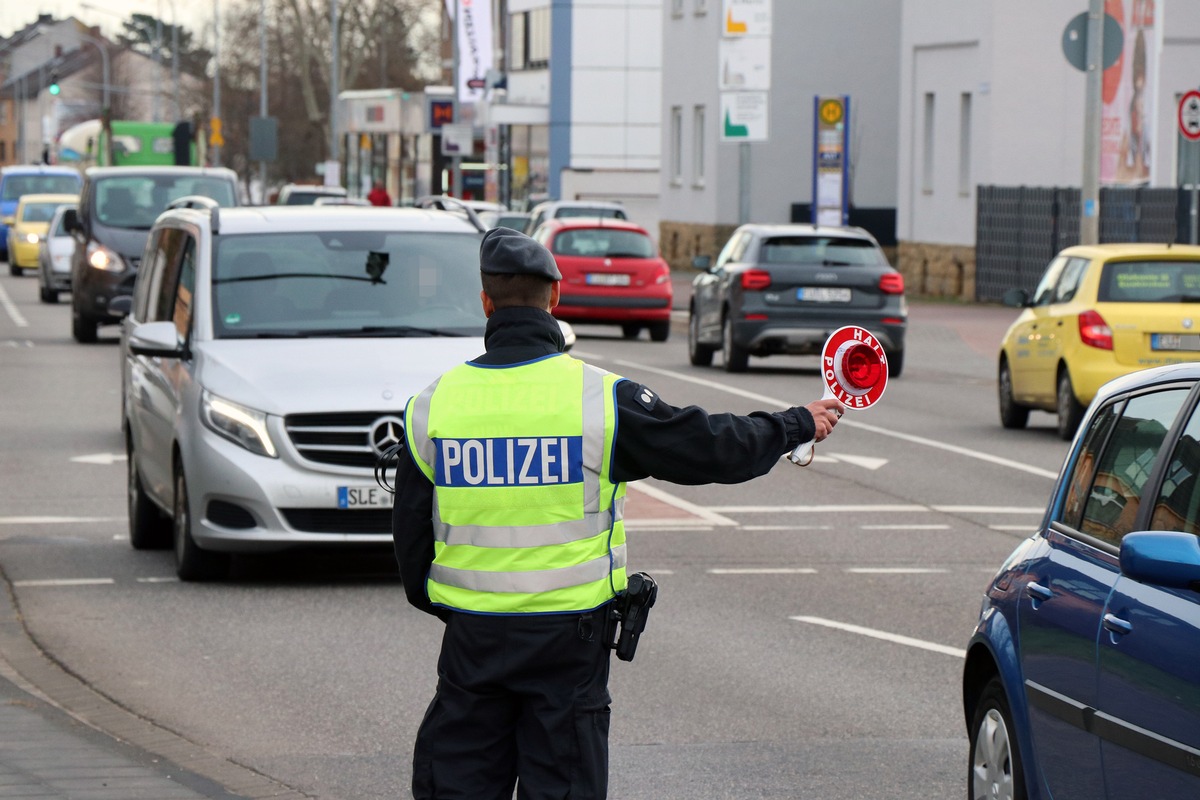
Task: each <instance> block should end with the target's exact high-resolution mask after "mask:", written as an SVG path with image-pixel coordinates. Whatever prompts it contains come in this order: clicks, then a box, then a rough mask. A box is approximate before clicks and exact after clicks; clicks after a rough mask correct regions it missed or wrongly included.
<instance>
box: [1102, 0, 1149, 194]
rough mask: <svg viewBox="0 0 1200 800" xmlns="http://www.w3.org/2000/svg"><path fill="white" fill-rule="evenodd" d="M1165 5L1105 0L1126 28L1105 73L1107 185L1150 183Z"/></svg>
mask: <svg viewBox="0 0 1200 800" xmlns="http://www.w3.org/2000/svg"><path fill="white" fill-rule="evenodd" d="M1160 3H1161V0H1105V4H1104V11H1105V13H1106V14H1107V15H1108V16H1110V17H1112V18H1113V19H1115V20H1116V21H1117V22H1118V23H1120V25H1121V29H1122V31H1123V32H1124V45H1123V47H1122V50H1121V56H1120V58H1118V59H1117V63H1115V64H1113V65H1112V66H1111V67H1109V68H1108V69H1106V70H1105V71H1104V90H1103V91H1104V96H1103V110H1102V112H1101V114H1102V122H1101V141H1100V182H1101V183H1102V184H1104V185H1106V186H1140V185H1144V184H1147V183H1149V182H1150V166H1151V164H1152V163H1153V157H1154V153H1153V152H1151V145H1152V143H1153V141H1154V127H1155V126H1154V120H1155V113H1154V108H1153V104H1154V97H1155V94H1156V83H1157V76H1158V50H1159V44H1158V43H1159V35H1160V31H1159V19H1158V18H1159V14H1158V13H1157V12H1158V6H1159V5H1160Z"/></svg>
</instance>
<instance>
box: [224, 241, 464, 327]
mask: <svg viewBox="0 0 1200 800" xmlns="http://www.w3.org/2000/svg"><path fill="white" fill-rule="evenodd" d="M213 245H214V248H215V251H216V252H215V255H214V258H213V275H212V283H213V329H214V332H215V334H216V337H217V338H218V339H245V338H298V337H328V336H389V337H394V336H482V335H483V330H484V325H485V324H486V322H487V320H486V318H485V317H484V314H483V308H482V306H481V304H480V302H479V255H478V251H479V237H478V236H475V235H472V234H470V233H436V232H423V231H422V232H417V231H387V230H379V231H305V232H296V233H262V234H238V235H227V236H226V235H222V236H220V237H213Z"/></svg>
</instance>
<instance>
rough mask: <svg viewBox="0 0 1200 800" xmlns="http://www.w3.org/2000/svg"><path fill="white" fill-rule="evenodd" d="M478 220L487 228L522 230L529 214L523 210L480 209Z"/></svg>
mask: <svg viewBox="0 0 1200 800" xmlns="http://www.w3.org/2000/svg"><path fill="white" fill-rule="evenodd" d="M479 220H480V222H482V223H483V227H485V228H487V229H488V230H491V229H492V228H512V229H513V230H514V231H524V230H525V223H527V222H528V221H529V214H527V213H526V212H524V211H480V212H479Z"/></svg>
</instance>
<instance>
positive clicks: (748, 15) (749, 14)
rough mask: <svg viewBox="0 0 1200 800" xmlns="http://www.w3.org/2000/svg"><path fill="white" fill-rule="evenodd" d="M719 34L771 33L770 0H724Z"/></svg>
mask: <svg viewBox="0 0 1200 800" xmlns="http://www.w3.org/2000/svg"><path fill="white" fill-rule="evenodd" d="M723 5H724V12H725V13H724V14H722V15H721V20H722V22H721V26H722V30H721V35H722V36H724V37H726V38H736V37H740V36H766V37H770V35H771V0H725V2H724V4H723Z"/></svg>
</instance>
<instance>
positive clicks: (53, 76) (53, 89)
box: [50, 72, 62, 97]
mask: <svg viewBox="0 0 1200 800" xmlns="http://www.w3.org/2000/svg"><path fill="white" fill-rule="evenodd" d="M61 91H62V87H61V86H59V85H58V73H57V72H51V73H50V94H52V95H54V96H55V97H57V96H58V93H59V92H61Z"/></svg>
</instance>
